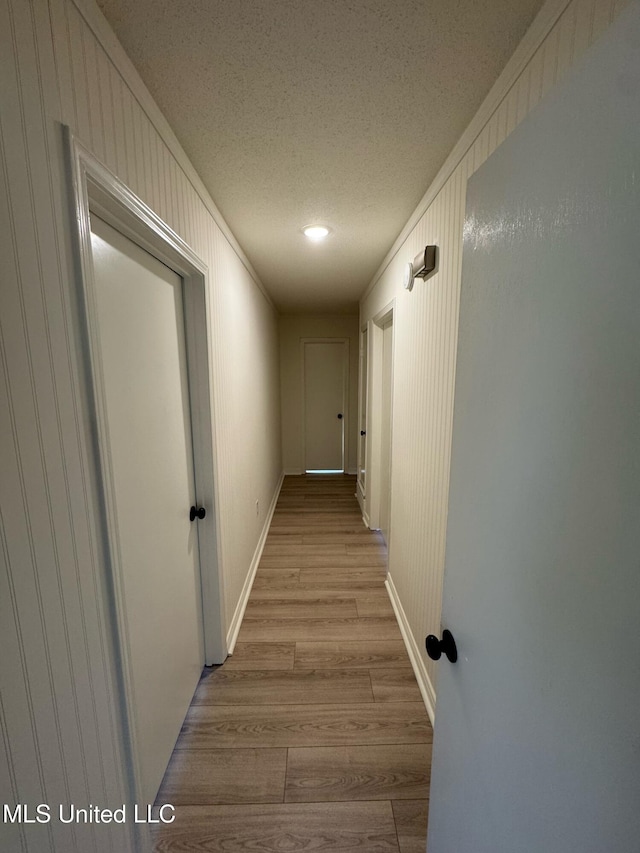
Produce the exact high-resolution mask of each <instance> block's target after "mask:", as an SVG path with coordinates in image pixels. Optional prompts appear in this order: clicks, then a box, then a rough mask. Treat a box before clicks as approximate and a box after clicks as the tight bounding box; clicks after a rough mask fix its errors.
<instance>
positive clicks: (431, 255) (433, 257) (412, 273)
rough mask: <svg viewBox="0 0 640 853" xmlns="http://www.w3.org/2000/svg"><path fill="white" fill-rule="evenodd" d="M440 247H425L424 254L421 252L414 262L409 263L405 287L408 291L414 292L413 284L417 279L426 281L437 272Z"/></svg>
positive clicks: (405, 273)
mask: <svg viewBox="0 0 640 853" xmlns="http://www.w3.org/2000/svg"><path fill="white" fill-rule="evenodd" d="M437 266H438V247H437V246H425V247H424V252H419V253H418V254H417V255H416V256H415V258H414V259H413V262H411V261H409V263H408V264H407V265H406V267H405V269H404V282H403V283H404V286H405V288H406V289H407V290H413V282H414V280H415V279H416V278H421V279H423V280H424V279H426V278H429V277H430V276H432V275H433V274H434V273H435V272H437Z"/></svg>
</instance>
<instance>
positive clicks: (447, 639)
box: [425, 628, 458, 663]
mask: <svg viewBox="0 0 640 853" xmlns="http://www.w3.org/2000/svg"><path fill="white" fill-rule="evenodd" d="M425 645H426V647H427V654H428V655H429V657H430V658H431V660H440V657H441V655H442V653H443V652H444V653H445V655H446V656H447V657H448V658H449V660H450V661H451V663H455V662H456V661H457V660H458V650H457V648H456V641H455V640H454V639H453V634H452V633H451V631H447V629H446V628H445V630H444V631H443V632H442V639H441V640H439V639H438V638H437V637H436V636H435V635H434V634H429V636H428V637H427V639H426V643H425Z"/></svg>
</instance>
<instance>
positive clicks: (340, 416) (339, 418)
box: [338, 412, 342, 421]
mask: <svg viewBox="0 0 640 853" xmlns="http://www.w3.org/2000/svg"><path fill="white" fill-rule="evenodd" d="M338 420H339V421H341V420H342V412H340V414H339V415H338Z"/></svg>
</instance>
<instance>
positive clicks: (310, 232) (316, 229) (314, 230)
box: [302, 225, 329, 243]
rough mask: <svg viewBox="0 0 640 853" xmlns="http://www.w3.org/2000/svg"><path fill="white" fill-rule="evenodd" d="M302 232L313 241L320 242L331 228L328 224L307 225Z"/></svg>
mask: <svg viewBox="0 0 640 853" xmlns="http://www.w3.org/2000/svg"><path fill="white" fill-rule="evenodd" d="M302 232H303V234H304V235H305V237H308V238H309V239H310V240H311V242H312V243H320V242H321V241H322V240H324V239H325V237H327V235H328V234H329V229H328V228H327V227H326V225H307V227H306V228H303V229H302Z"/></svg>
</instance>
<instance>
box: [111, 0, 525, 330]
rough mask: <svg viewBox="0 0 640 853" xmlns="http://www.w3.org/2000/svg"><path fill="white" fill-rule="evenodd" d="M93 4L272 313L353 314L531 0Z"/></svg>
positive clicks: (495, 71)
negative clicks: (319, 238)
mask: <svg viewBox="0 0 640 853" xmlns="http://www.w3.org/2000/svg"><path fill="white" fill-rule="evenodd" d="M98 3H99V6H100V8H101V9H102V11H103V12H104V14H105V15H106V17H107V19H108V20H109V22H110V24H111V26H112V27H113V29H114V30H115V32H116V34H117V35H118V37H119V39H120V41H121V42H122V44H123V45H124V47H125V49H126V51H127V53H128V55H129V57H130V58H131V60H132V61H133V63H134V64H135V65H136V67H137V69H138V71H139V73H140V75H141V77H142V79H143V80H144V81H145V83H146V85H147V87H148V88H149V89H150V91H151V93H152V95H153V96H154V98H155V99H156V101H157V103H158V104H159V106H160V108H161V109H162V111H163V113H164V114H165V116H166V117H167V119H168V121H169V123H170V124H171V126H172V127H173V130H174V131H175V133H176V135H177V137H178V139H179V140H180V142H181V143H182V145H183V147H184V149H185V150H186V152H187V154H188V155H189V157H190V158H191V161H192V162H193V164H194V166H195V167H196V169H197V171H198V173H199V174H200V176H201V178H202V180H203V181H204V183H205V184H206V186H207V188H208V190H209V192H210V193H211V196H212V198H213V199H214V201H215V202H216V204H217V205H218V207H219V208H220V210H221V212H222V214H223V215H224V217H225V219H226V220H227V222H228V224H229V226H230V227H231V230H232V231H233V232H234V234H235V236H236V237H237V239H238V241H239V242H240V244H241V245H242V247H243V249H244V250H245V252H246V254H247V256H248V257H249V259H250V261H251V263H252V264H253V265H254V267H255V269H256V271H257V273H258V275H259V276H260V278H261V280H262V281H263V283H264V284H265V286H266V287H267V289H268V290H269V292H270V293H271V295H272V297H273V299H274V302H275V303H276V305H277V306H278V308H279V310H281V311H282V312H283V313H343V312H349V311H354V310H356V304H357V300H358V298H359V296H360V295H361V293H362V291H363V290H364V288H365V287H366V286H367V284H368V283H369V281H370V280H371V278H372V276H373V274H374V273H375V271H376V269H377V267H378V265H379V264H380V262H381V261H382V258H383V257H384V255H385V254H386V252H387V251H388V250H389V248H390V246H391V245H392V243H393V242H394V240H395V238H396V237H397V235H398V233H399V232H400V230H401V229H402V227H403V225H404V224H405V222H406V221H407V219H408V218H409V216H410V215H411V213H412V211H413V210H414V208H415V206H416V205H417V203H418V202H419V200H420V198H421V197H422V195H423V194H424V192H425V191H426V189H427V188H428V186H429V184H430V182H431V180H432V179H433V178H434V176H435V174H436V172H437V171H438V169H439V167H440V166H441V165H442V163H443V161H444V159H445V158H446V156H447V154H448V153H449V151H450V150H451V148H452V147H453V145H454V144H455V143H456V141H457V140H458V138H459V137H460V135H461V133H462V131H463V130H464V128H465V127H466V125H467V124H468V122H469V121H470V120H471V118H472V117H473V114H474V113H475V111H476V110H477V108H478V107H479V106H480V104H481V102H482V100H483V98H484V97H485V95H486V94H487V92H488V91H489V89H490V88H491V85H492V84H493V83H494V81H495V80H496V78H497V77H498V75H499V73H500V71H501V70H502V68H503V67H504V65H505V63H506V62H507V60H508V59H509V57H510V56H511V54H512V53H513V51H514V50H515V48H516V46H517V44H518V42H519V41H520V39H521V38H522V36H523V35H524V33H525V31H526V30H527V28H528V26H529V24H530V23H531V21H532V20H533V17H534V15H535V14H536V12H537V11H538V9H539V8H540V6H541V5H542V2H541V0H484V2H479V1H478V0H315V2H311V0H98ZM315 222H320V223H323V224H327V225H329V226H330V227H331V228H332V229H333V230H332V234H331V236H330V238H329V239H328V240H327V241H325V242H324V243H322V244H319V245H313V244H311V243H309V241H308V240H307V239H306V238H305V237H304V236H303V235H302V233H301V229H302V227H303V226H305V225H308V224H310V223H315Z"/></svg>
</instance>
